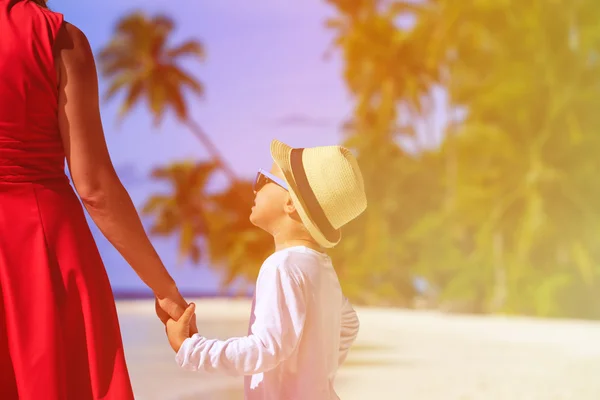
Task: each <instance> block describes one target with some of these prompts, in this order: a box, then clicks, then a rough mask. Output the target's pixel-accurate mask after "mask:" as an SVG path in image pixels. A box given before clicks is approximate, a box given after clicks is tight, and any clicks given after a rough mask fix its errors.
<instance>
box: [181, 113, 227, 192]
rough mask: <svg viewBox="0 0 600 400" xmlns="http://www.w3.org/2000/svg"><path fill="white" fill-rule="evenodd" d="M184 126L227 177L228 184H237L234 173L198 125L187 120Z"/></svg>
mask: <svg viewBox="0 0 600 400" xmlns="http://www.w3.org/2000/svg"><path fill="white" fill-rule="evenodd" d="M185 124H186V125H187V127H188V128H189V129H190V130H191V131H192V133H193V134H194V135H195V136H196V137H197V138H198V140H200V142H201V143H202V145H203V146H204V147H205V148H206V150H207V151H208V153H209V154H210V156H211V158H212V159H213V160H214V161H215V162H216V163H217V167H218V168H221V169H222V170H223V172H225V175H227V177H228V178H229V180H230V183H231V184H234V183H236V182H238V181H239V179H238V178H237V176H236V174H235V172H233V169H232V168H231V166H230V165H229V164H228V163H227V162H226V161H225V159H224V158H223V156H222V155H221V153H220V152H219V149H217V147H216V146H215V145H214V144H213V142H212V140H210V138H209V137H208V135H207V134H206V132H204V130H203V129H202V128H201V127H200V125H198V124H197V123H196V122H194V121H193V120H191V119H189V118H188V119H187V120H186V121H185Z"/></svg>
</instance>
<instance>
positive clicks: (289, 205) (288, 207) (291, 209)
mask: <svg viewBox="0 0 600 400" xmlns="http://www.w3.org/2000/svg"><path fill="white" fill-rule="evenodd" d="M283 210H284V211H285V212H286V214H288V215H292V214H294V213H295V212H296V206H295V205H294V202H293V201H292V197H291V196H290V195H289V194H288V195H287V199H286V201H285V204H284V205H283Z"/></svg>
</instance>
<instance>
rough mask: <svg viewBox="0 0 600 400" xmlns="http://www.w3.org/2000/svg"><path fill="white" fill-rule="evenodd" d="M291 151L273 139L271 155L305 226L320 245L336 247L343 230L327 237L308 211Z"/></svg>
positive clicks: (338, 230)
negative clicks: (297, 181)
mask: <svg viewBox="0 0 600 400" xmlns="http://www.w3.org/2000/svg"><path fill="white" fill-rule="evenodd" d="M291 153H292V147H290V146H288V145H287V144H285V143H282V142H280V141H279V140H273V141H272V142H271V157H272V158H273V161H274V162H275V164H277V166H278V167H279V168H280V169H281V171H282V172H283V176H284V179H285V181H286V183H287V184H288V187H289V193H290V197H291V198H292V201H293V202H294V205H295V207H296V211H297V212H298V215H299V216H300V219H301V220H302V222H303V223H304V226H305V227H306V229H307V230H308V232H309V233H310V235H311V236H312V237H313V239H315V241H316V242H317V243H319V245H321V246H323V247H325V248H331V247H334V246H335V245H337V244H338V243H339V242H340V240H341V238H342V231H341V230H340V229H337V230H336V231H335V235H334V237H329V238H328V237H326V236H325V235H324V234H323V232H321V230H320V229H319V227H318V226H317V224H316V223H315V222H314V221H313V220H312V218H311V216H310V215H309V214H308V212H307V211H306V204H305V203H304V201H303V200H302V198H301V197H300V196H299V195H298V193H300V192H299V190H298V186H297V185H296V181H295V180H294V174H293V173H292V164H291V161H290V155H291Z"/></svg>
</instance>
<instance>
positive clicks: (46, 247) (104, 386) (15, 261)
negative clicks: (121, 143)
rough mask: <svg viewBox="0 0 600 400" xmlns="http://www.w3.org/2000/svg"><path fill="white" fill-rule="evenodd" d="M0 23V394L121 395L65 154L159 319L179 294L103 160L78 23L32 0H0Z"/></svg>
mask: <svg viewBox="0 0 600 400" xmlns="http://www.w3.org/2000/svg"><path fill="white" fill-rule="evenodd" d="M36 3H37V4H36ZM0 32H1V38H2V39H1V40H0V397H1V398H2V399H3V400H12V399H19V400H34V399H35V400H39V399H44V400H66V399H73V400H75V399H76V400H86V399H104V400H113V399H114V400H129V399H133V393H132V389H131V384H130V381H129V376H128V372H127V367H126V364H125V358H124V354H123V345H122V341H121V335H120V331H119V324H118V320H117V313H116V308H115V304H114V299H113V296H112V291H111V287H110V284H109V281H108V278H107V275H106V272H105V269H104V266H103V264H102V260H101V259H100V256H99V254H98V250H97V248H96V245H95V243H94V240H93V238H92V235H91V233H90V231H89V228H88V226H87V223H86V220H85V217H84V213H83V209H82V207H81V203H80V202H79V201H78V199H77V197H76V196H75V193H74V191H73V190H72V188H71V186H70V184H69V181H68V179H67V177H66V176H65V173H64V160H65V157H66V160H67V162H68V166H69V170H70V172H71V178H72V182H73V186H74V187H75V190H76V191H77V193H78V194H79V197H80V198H81V202H82V203H83V205H84V206H85V208H86V209H87V211H88V212H89V214H90V216H91V217H92V219H93V220H94V222H95V223H96V224H97V225H98V227H99V228H100V230H101V231H102V232H103V234H104V235H105V236H106V237H107V238H108V240H109V241H110V242H111V243H112V244H113V245H114V246H115V248H116V249H117V250H118V251H119V252H120V253H121V255H122V256H123V257H124V258H125V260H127V262H128V263H129V264H130V265H131V267H132V268H133V269H134V270H135V272H136V273H137V274H138V275H139V276H140V278H141V279H142V280H143V281H144V282H145V283H146V284H147V285H148V286H149V287H150V288H151V289H152V290H153V291H154V293H155V294H156V297H157V303H156V304H157V308H156V309H157V313H158V314H159V317H161V319H162V320H163V322H166V320H168V318H169V317H172V318H174V319H177V318H179V316H180V315H181V314H182V313H183V311H184V309H185V308H186V306H187V304H186V302H185V301H184V299H183V298H182V297H181V295H180V294H179V292H178V290H177V287H176V285H175V283H174V281H173V279H172V278H171V276H170V275H169V273H168V272H167V270H166V269H165V267H164V266H163V264H162V263H161V261H160V259H159V257H158V255H157V254H156V252H155V250H154V248H153V247H152V245H151V244H150V241H149V240H148V238H147V236H146V234H145V232H144V229H143V227H142V224H141V222H140V220H139V217H138V215H137V213H136V210H135V208H134V206H133V204H132V202H131V199H130V198H129V196H128V194H127V192H126V191H125V189H124V188H123V186H122V184H121V183H120V181H119V179H118V177H117V175H116V174H115V171H114V169H113V166H112V164H111V161H110V158H109V155H108V151H107V148H106V143H105V140H104V134H103V131H102V124H101V120H100V114H99V110H98V103H99V101H98V86H97V73H96V67H95V64H94V59H93V54H92V51H91V50H90V46H89V43H88V41H87V39H86V37H85V35H84V34H83V33H82V32H81V31H80V30H79V29H77V28H76V27H75V26H73V25H71V24H69V23H66V22H63V17H62V15H61V14H58V13H55V12H52V11H49V10H48V9H47V8H46V6H45V1H44V0H0ZM193 329H194V330H195V328H193Z"/></svg>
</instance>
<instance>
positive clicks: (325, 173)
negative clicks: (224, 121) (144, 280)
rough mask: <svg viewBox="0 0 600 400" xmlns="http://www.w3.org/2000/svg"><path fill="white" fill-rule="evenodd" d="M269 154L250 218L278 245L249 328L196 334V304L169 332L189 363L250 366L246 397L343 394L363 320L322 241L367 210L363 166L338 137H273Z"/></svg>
mask: <svg viewBox="0 0 600 400" xmlns="http://www.w3.org/2000/svg"><path fill="white" fill-rule="evenodd" d="M271 156H272V158H273V161H274V163H273V167H272V169H271V171H270V172H267V171H263V170H259V172H258V174H257V177H256V182H255V187H254V192H255V196H256V197H255V205H254V207H252V213H251V215H250V220H251V222H252V223H253V224H254V225H256V226H258V227H259V228H262V229H264V230H265V231H267V232H268V233H270V234H271V235H272V236H273V238H274V240H275V253H274V254H272V255H271V256H269V258H267V260H265V262H264V264H263V265H262V267H261V269H260V272H259V275H258V279H257V282H256V291H255V296H254V302H253V305H252V313H251V318H250V328H249V334H248V336H245V337H239V338H231V339H228V340H224V341H223V340H211V339H207V338H205V337H202V336H200V335H199V334H194V335H192V336H191V337H189V334H188V332H189V326H188V324H189V321H190V320H191V318H192V316H193V315H194V305H193V304H192V305H190V307H189V308H188V309H187V310H186V312H185V313H184V315H183V316H182V317H181V318H180V319H179V320H178V321H174V320H170V321H169V322H168V323H167V335H168V337H169V342H170V344H171V346H172V347H173V349H174V350H175V352H176V353H177V355H176V361H177V363H178V364H179V365H180V366H181V367H183V368H185V369H188V370H194V371H196V370H204V371H208V372H213V371H214V372H223V373H228V374H238V375H246V377H245V385H244V389H245V398H246V400H258V399H260V400H333V399H339V398H338V396H337V395H336V393H335V390H334V387H333V380H334V377H335V374H336V372H337V369H338V367H339V366H340V365H341V364H342V362H343V361H344V360H345V358H346V355H347V353H348V350H349V348H350V346H351V345H352V343H353V342H354V340H355V338H356V335H357V334H358V327H359V322H358V318H357V316H356V313H355V312H354V310H353V309H352V306H351V305H350V303H349V302H348V300H347V299H346V298H345V297H344V296H343V294H342V290H341V288H340V284H339V281H338V278H337V275H336V273H335V270H334V269H333V265H332V263H331V259H330V258H329V257H328V256H327V255H326V254H325V253H324V248H331V247H333V246H335V245H336V244H337V243H338V242H339V241H340V238H341V235H340V228H341V227H342V226H343V225H345V224H346V223H348V222H349V221H351V220H352V219H354V218H356V217H357V216H358V215H359V214H361V213H362V212H363V211H364V210H365V208H366V206H367V202H366V196H365V192H364V186H363V180H362V175H361V173H360V170H359V167H358V164H357V162H356V159H355V158H354V157H353V155H352V154H351V153H350V151H348V150H347V149H345V148H343V147H340V146H326V147H313V148H306V149H293V148H291V147H289V146H287V145H285V144H283V143H281V142H279V141H277V140H274V141H273V142H272V143H271Z"/></svg>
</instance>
